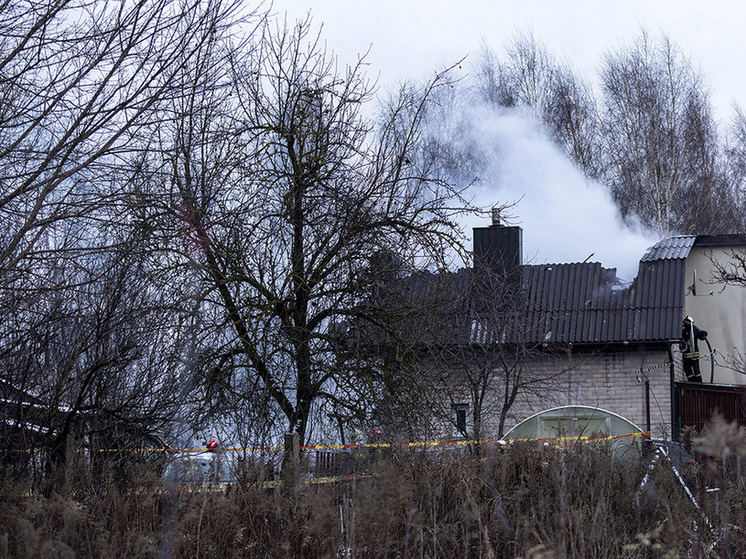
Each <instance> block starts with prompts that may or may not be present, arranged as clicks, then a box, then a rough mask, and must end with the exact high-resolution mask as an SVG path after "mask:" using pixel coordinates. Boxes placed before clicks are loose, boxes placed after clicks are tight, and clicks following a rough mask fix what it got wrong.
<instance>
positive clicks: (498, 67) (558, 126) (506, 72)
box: [475, 32, 600, 176]
mask: <svg viewBox="0 0 746 559" xmlns="http://www.w3.org/2000/svg"><path fill="white" fill-rule="evenodd" d="M505 51H506V52H505V56H504V59H501V58H500V57H498V56H497V54H496V53H495V52H494V51H493V50H492V49H491V48H490V47H489V46H488V45H486V44H484V45H483V46H482V51H481V54H480V58H479V61H478V66H477V72H476V76H475V77H476V80H475V81H476V87H475V90H476V93H477V97H478V99H480V100H481V101H482V102H486V103H487V104H488V105H490V106H492V107H495V108H497V109H498V110H504V109H509V108H514V107H515V108H520V109H523V110H526V111H527V112H528V113H529V114H533V115H534V116H535V117H536V118H537V119H538V120H539V121H540V122H541V123H543V124H544V125H546V126H547V127H548V128H549V130H550V131H551V134H552V136H553V139H554V141H555V142H556V143H557V144H558V145H559V146H560V148H562V150H563V151H564V152H565V153H566V154H567V155H568V157H570V158H571V159H572V160H573V161H575V162H576V163H577V164H578V165H579V166H580V167H581V168H583V169H584V170H585V171H586V172H587V173H588V174H589V175H590V176H596V175H597V173H598V165H599V161H598V159H599V155H600V154H599V148H600V142H599V137H598V136H599V134H598V115H597V108H596V101H595V97H594V95H593V92H592V90H591V87H590V85H588V84H587V83H586V82H585V81H584V80H582V79H581V78H580V77H579V76H577V74H576V73H575V72H574V71H573V70H572V68H571V67H570V65H569V64H568V63H566V62H563V61H559V60H557V59H556V58H555V57H554V56H553V55H552V54H551V53H550V52H549V50H548V48H547V47H546V45H544V44H543V43H542V42H541V41H539V40H538V39H537V38H536V37H535V36H534V35H533V33H531V32H522V33H518V34H517V35H515V36H514V37H513V39H512V40H511V41H510V42H509V43H508V45H507V47H506V49H505Z"/></svg>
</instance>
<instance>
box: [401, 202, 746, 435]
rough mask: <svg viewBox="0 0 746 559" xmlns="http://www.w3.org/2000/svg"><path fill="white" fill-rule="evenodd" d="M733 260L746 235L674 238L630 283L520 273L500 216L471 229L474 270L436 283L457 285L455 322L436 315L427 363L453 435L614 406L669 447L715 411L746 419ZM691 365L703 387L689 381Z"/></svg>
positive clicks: (745, 313)
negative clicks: (556, 412) (727, 273)
mask: <svg viewBox="0 0 746 559" xmlns="http://www.w3.org/2000/svg"><path fill="white" fill-rule="evenodd" d="M739 251H746V238H744V237H743V236H741V235H698V236H676V237H669V238H666V239H663V240H661V241H660V242H658V243H656V244H655V245H654V246H652V247H650V248H649V249H648V251H647V252H646V253H645V254H644V255H643V256H642V258H641V260H640V264H639V271H638V274H637V277H636V278H635V279H634V281H633V282H632V283H631V284H629V285H625V284H623V283H622V282H620V281H619V280H618V278H617V277H616V270H614V269H608V268H604V267H603V266H602V265H601V264H599V263H596V262H583V263H566V264H539V265H532V264H523V263H522V231H521V229H520V228H519V227H511V226H506V225H504V224H502V223H500V221H499V216H493V223H492V225H490V226H489V227H478V228H475V229H474V259H475V263H474V267H473V269H472V270H471V271H464V270H462V271H460V272H459V273H457V274H449V277H448V281H447V282H444V281H443V279H442V278H440V279H437V280H435V281H431V282H430V285H431V287H430V291H433V290H436V291H440V292H441V295H440V297H441V299H442V289H443V288H442V286H443V284H444V283H446V284H448V285H449V286H450V293H451V294H452V297H451V302H450V304H449V307H450V308H451V310H452V311H453V310H454V309H456V310H457V312H458V313H460V319H456V318H453V313H451V314H449V317H450V318H444V317H443V316H441V317H440V320H441V322H442V324H441V327H440V328H439V329H438V336H439V338H437V339H436V337H437V336H436V337H432V336H431V339H429V341H428V344H426V345H427V350H426V351H425V352H424V353H425V354H426V355H427V357H426V358H424V359H423V361H422V364H421V365H420V367H421V368H422V369H423V370H429V371H437V373H435V374H433V373H432V372H431V373H430V374H431V375H432V376H433V377H437V378H440V379H444V382H443V384H442V386H443V388H444V389H446V384H447V385H448V386H450V392H449V396H448V404H449V405H450V407H451V409H452V417H451V421H450V423H451V424H452V425H451V427H452V429H451V433H452V436H457V437H458V436H461V437H467V436H474V435H475V432H476V434H477V435H478V436H490V435H502V434H503V433H504V432H505V431H506V430H507V429H509V428H510V427H512V426H513V425H515V424H517V423H518V422H520V421H521V420H523V419H525V418H526V417H528V416H530V415H532V414H534V413H536V412H538V411H541V410H543V409H547V408H551V407H556V406H566V405H584V406H592V407H598V408H602V409H605V410H609V411H611V412H614V413H616V414H619V415H621V416H622V417H624V418H626V419H628V420H629V421H632V422H633V423H635V424H636V425H638V426H640V427H641V428H643V429H644V430H646V431H650V432H651V433H652V435H653V436H656V437H662V438H676V437H678V436H679V434H680V433H681V430H682V428H684V427H687V426H692V427H701V426H702V425H703V424H704V422H705V421H706V420H707V419H709V417H710V416H711V414H712V413H713V412H714V411H715V410H716V409H717V410H718V411H719V412H720V413H722V414H724V415H725V416H726V418H727V419H733V420H739V421H742V422H746V412H744V398H743V394H744V387H746V374H745V373H746V364H744V363H743V362H742V359H743V357H742V356H744V355H746V288H744V287H741V286H737V285H725V284H723V283H719V282H718V281H717V272H718V270H719V269H722V268H723V267H727V266H728V265H729V264H731V263H733V261H734V258H735V257H736V256H737V255H738V253H739ZM490 278H491V279H490ZM490 282H491V283H490ZM410 283H411V282H410ZM414 283H415V284H417V286H418V287H417V290H419V291H420V292H422V291H423V290H424V291H427V289H423V287H422V285H423V281H422V279H421V278H420V279H418V280H417V281H416V282H414ZM454 286H455V287H454ZM418 297H419V298H420V300H425V299H428V297H427V296H423V295H418ZM430 299H432V297H430ZM453 301H456V303H454V302H453ZM506 301H509V303H506ZM438 306H439V307H441V308H442V305H438ZM467 315H468V316H467ZM686 317H690V318H691V319H693V321H694V324H695V325H696V328H698V330H697V332H700V330H701V331H705V332H706V337H704V335H701V339H698V340H697V344H698V345H699V346H700V347H699V348H698V349H699V355H698V357H699V359H696V360H693V359H692V358H691V356H690V355H689V351H690V350H688V349H687V348H686V347H685V344H684V343H683V342H684V341H685V340H684V339H683V338H684V335H685V332H684V326H685V323H684V319H685V318H686ZM446 338H447V339H446ZM688 341H689V342H691V339H690V338H689V339H688ZM506 356H507V359H506ZM506 362H507V365H506ZM692 363H698V364H699V369H700V372H701V381H693V379H691V378H689V379H688V378H687V376H686V374H685V368H686V366H688V367H689V369H691V368H692ZM501 367H502V368H501ZM510 375H513V377H511V376H510Z"/></svg>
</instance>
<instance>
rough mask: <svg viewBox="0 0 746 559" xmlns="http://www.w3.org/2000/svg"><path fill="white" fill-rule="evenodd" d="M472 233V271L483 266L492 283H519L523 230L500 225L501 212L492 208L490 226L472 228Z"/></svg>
mask: <svg viewBox="0 0 746 559" xmlns="http://www.w3.org/2000/svg"><path fill="white" fill-rule="evenodd" d="M473 233H474V270H475V272H477V274H478V275H479V272H478V269H479V268H480V267H482V266H485V267H486V268H487V269H489V270H490V271H491V273H492V274H493V276H494V278H495V280H497V281H499V282H502V281H517V282H520V280H521V264H522V263H523V230H522V229H521V228H520V227H517V226H514V227H510V226H507V225H502V224H501V223H500V209H499V208H492V225H490V226H489V227H475V228H474V229H473Z"/></svg>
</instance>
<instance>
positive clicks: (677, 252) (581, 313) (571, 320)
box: [400, 236, 698, 345]
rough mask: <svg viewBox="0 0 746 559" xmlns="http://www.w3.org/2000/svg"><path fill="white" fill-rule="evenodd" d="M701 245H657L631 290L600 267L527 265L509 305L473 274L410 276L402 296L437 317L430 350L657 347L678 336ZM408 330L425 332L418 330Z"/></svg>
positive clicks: (686, 240)
mask: <svg viewBox="0 0 746 559" xmlns="http://www.w3.org/2000/svg"><path fill="white" fill-rule="evenodd" d="M697 239H698V237H694V236H678V237H669V238H667V239H663V240H662V241H660V242H658V243H656V244H655V245H654V246H652V247H651V248H650V249H648V251H647V252H646V253H645V255H644V256H643V258H642V259H641V260H640V267H639V271H638V275H637V277H636V278H635V280H634V281H633V282H632V283H631V284H627V285H624V284H622V283H621V282H620V281H619V280H618V279H617V277H616V270H615V269H613V268H612V269H609V268H604V267H603V266H602V265H601V264H599V263H597V262H583V263H571V264H549V265H547V264H542V265H524V266H522V282H520V281H519V282H517V283H516V284H515V286H516V287H515V289H518V290H519V297H517V298H514V301H515V302H512V303H510V305H505V304H504V303H501V302H500V301H498V299H499V298H500V297H502V296H503V295H501V296H494V295H492V296H491V295H490V294H489V292H488V291H487V292H485V291H484V290H483V289H482V288H481V287H475V286H476V285H478V283H479V282H475V281H474V276H473V274H472V271H471V270H460V271H459V272H458V273H456V274H426V275H420V276H417V277H415V276H411V277H410V278H409V279H408V280H405V281H404V284H403V285H400V288H401V287H404V285H406V290H407V291H409V294H408V297H407V296H405V298H408V299H409V301H410V302H412V301H419V304H416V305H415V306H420V307H421V306H422V305H423V304H426V305H427V306H429V307H431V309H430V311H429V312H428V313H427V314H428V315H429V317H430V318H431V319H432V318H433V317H435V316H438V319H439V322H440V326H439V327H437V328H433V327H432V325H431V326H430V328H428V329H427V330H428V331H429V332H428V335H426V336H424V339H428V340H429V341H430V342H433V341H435V342H438V341H440V342H442V343H464V342H465V341H467V340H468V341H470V342H471V343H482V344H484V343H506V342H508V343H510V342H520V343H529V344H544V343H546V344H561V345H563V344H564V345H570V344H594V345H595V344H630V343H631V344H639V343H660V342H666V341H669V340H674V339H678V338H679V337H680V336H681V321H682V318H683V315H684V294H685V291H686V288H685V266H686V258H687V256H688V255H689V252H690V250H691V248H692V246H693V245H694V244H695V241H696V240H697ZM521 283H522V287H521ZM490 297H491V300H490ZM490 303H491V305H490ZM433 307H435V308H437V312H435V313H433V311H432V308H433ZM490 309H492V311H491V312H490ZM506 313H507V314H509V315H510V316H507V315H506ZM464 315H468V316H469V318H467V317H466V316H464ZM459 316H460V317H463V318H465V319H466V320H464V319H462V318H457V317H459ZM414 322H418V320H415V321H414ZM409 329H410V330H411V331H412V332H414V331H417V330H420V329H419V328H417V327H414V325H413V324H412V325H410V326H409ZM421 333H422V332H421V330H420V334H421ZM420 339H423V338H420Z"/></svg>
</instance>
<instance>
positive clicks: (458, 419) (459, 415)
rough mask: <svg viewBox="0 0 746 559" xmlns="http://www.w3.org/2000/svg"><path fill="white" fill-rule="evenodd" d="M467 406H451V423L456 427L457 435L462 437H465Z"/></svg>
mask: <svg viewBox="0 0 746 559" xmlns="http://www.w3.org/2000/svg"><path fill="white" fill-rule="evenodd" d="M468 414H469V404H454V406H453V422H454V424H455V425H456V431H457V432H458V435H460V436H462V437H466V436H467V427H468V423H467V419H468V417H469V415H468Z"/></svg>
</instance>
